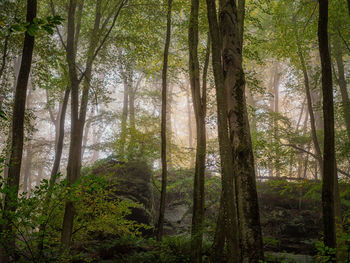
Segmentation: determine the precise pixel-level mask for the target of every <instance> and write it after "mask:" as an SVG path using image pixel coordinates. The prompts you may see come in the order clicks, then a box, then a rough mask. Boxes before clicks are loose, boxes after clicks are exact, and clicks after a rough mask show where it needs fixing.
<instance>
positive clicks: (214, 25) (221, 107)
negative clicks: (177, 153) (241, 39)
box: [207, 0, 241, 263]
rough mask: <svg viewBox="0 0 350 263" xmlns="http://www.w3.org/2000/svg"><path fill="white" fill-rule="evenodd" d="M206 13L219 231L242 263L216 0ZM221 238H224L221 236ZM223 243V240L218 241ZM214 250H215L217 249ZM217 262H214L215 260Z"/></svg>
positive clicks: (230, 255)
mask: <svg viewBox="0 0 350 263" xmlns="http://www.w3.org/2000/svg"><path fill="white" fill-rule="evenodd" d="M207 12H208V21H209V28H210V37H211V39H212V64H213V71H214V81H215V87H216V100H217V116H218V117H217V118H218V120H217V121H218V137H219V151H220V157H221V171H222V174H221V179H222V198H221V202H222V206H223V212H222V217H221V218H219V219H221V220H222V221H221V222H218V226H217V231H218V230H222V229H221V228H220V226H222V225H223V226H224V231H225V238H226V242H227V261H228V262H229V263H238V262H241V261H240V249H239V229H238V219H237V207H236V190H235V189H236V186H235V180H234V169H233V158H232V149H231V146H230V138H229V134H228V120H227V112H228V110H227V109H228V108H227V95H228V94H227V91H226V89H225V83H224V71H223V67H222V60H221V55H222V54H221V51H222V36H221V35H220V30H219V24H218V21H217V15H216V3H215V0H207ZM220 238H223V236H222V235H220ZM216 241H217V244H221V243H222V240H216ZM214 249H215V248H214ZM214 260H215V259H214Z"/></svg>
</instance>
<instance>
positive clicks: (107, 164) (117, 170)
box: [90, 157, 155, 232]
mask: <svg viewBox="0 0 350 263" xmlns="http://www.w3.org/2000/svg"><path fill="white" fill-rule="evenodd" d="M90 172H91V173H93V174H95V175H99V176H103V177H105V179H106V180H107V181H108V182H110V185H111V187H113V198H119V199H121V200H125V199H127V200H131V201H134V202H136V203H139V204H141V205H142V207H138V208H132V213H131V214H130V215H128V217H127V219H129V220H134V221H136V222H138V223H144V224H147V225H153V223H154V214H155V213H154V198H153V187H152V172H151V169H150V168H149V167H148V165H147V164H146V163H144V162H141V161H132V162H127V163H126V162H120V161H118V160H116V159H114V158H112V157H110V158H107V159H104V160H101V161H99V162H98V163H96V164H95V165H94V167H93V168H92V169H91V171H90ZM148 232H149V231H148Z"/></svg>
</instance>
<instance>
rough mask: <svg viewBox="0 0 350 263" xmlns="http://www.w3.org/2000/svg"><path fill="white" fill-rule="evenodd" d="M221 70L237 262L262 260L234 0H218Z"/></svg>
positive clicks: (240, 49) (252, 160)
mask: <svg viewBox="0 0 350 263" xmlns="http://www.w3.org/2000/svg"><path fill="white" fill-rule="evenodd" d="M220 4H221V8H220V14H219V17H220V27H221V34H222V40H223V50H222V56H223V70H224V77H225V79H224V82H225V89H226V94H228V121H229V131H230V139H231V146H232V155H233V168H234V175H235V180H236V191H237V193H236V194H237V204H238V218H239V228H240V239H241V262H258V261H259V260H263V246H262V234H261V227H260V217H259V205H258V196H257V191H256V182H255V169H254V157H253V149H252V142H251V137H250V128H249V121H248V113H247V106H246V98H245V78H244V72H243V67H242V47H241V43H240V41H239V24H238V20H237V6H236V4H235V1H230V0H221V1H220Z"/></svg>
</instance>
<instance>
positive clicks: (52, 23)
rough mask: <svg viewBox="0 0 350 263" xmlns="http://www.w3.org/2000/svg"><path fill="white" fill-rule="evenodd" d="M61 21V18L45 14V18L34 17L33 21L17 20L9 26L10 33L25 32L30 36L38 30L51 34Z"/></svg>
mask: <svg viewBox="0 0 350 263" xmlns="http://www.w3.org/2000/svg"><path fill="white" fill-rule="evenodd" d="M62 22H63V18H62V17H60V16H58V15H55V16H47V17H46V18H45V19H42V18H37V17H36V18H34V19H33V23H29V22H21V21H17V23H15V24H12V25H11V27H10V33H23V32H27V33H28V34H29V35H30V36H35V35H36V34H37V33H38V32H39V31H45V32H47V33H48V34H50V35H52V34H53V33H54V28H55V27H56V26H58V25H60V24H61V23H62Z"/></svg>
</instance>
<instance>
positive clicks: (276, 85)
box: [273, 62, 281, 177]
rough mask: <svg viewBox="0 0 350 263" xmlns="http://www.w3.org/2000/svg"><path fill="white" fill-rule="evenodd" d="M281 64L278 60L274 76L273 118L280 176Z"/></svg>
mask: <svg viewBox="0 0 350 263" xmlns="http://www.w3.org/2000/svg"><path fill="white" fill-rule="evenodd" d="M279 67H280V64H279V63H278V62H276V63H275V71H274V77H273V90H274V100H273V101H274V105H273V110H274V113H275V114H274V118H273V137H274V142H275V152H276V160H275V165H274V166H275V170H276V177H280V167H279V163H280V160H279V154H278V153H277V150H278V149H276V148H277V147H276V144H277V141H278V119H277V116H276V115H277V114H278V113H279V105H278V104H279V86H280V79H281V73H280V72H279Z"/></svg>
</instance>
